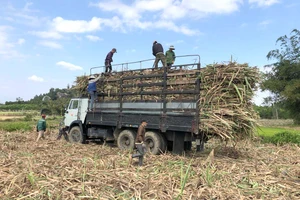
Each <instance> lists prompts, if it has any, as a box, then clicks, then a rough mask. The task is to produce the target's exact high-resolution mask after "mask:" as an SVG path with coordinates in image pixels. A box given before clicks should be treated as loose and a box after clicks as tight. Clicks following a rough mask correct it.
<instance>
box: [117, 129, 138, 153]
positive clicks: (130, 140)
mask: <svg viewBox="0 0 300 200" xmlns="http://www.w3.org/2000/svg"><path fill="white" fill-rule="evenodd" d="M135 137H136V133H135V132H134V131H133V130H123V131H121V133H120V134H119V137H118V139H117V143H118V147H119V148H120V149H122V150H131V149H133V148H134V143H135Z"/></svg>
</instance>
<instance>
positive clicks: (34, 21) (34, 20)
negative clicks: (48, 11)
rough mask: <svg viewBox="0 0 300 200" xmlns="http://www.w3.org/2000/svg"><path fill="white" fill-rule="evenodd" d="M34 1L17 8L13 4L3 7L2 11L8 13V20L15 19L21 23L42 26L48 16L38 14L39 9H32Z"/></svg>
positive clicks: (14, 20)
mask: <svg viewBox="0 0 300 200" xmlns="http://www.w3.org/2000/svg"><path fill="white" fill-rule="evenodd" d="M32 5H33V3H31V2H30V3H26V4H25V6H24V7H23V8H21V9H20V8H15V7H13V6H12V5H11V4H8V5H7V6H6V7H4V6H3V7H2V9H1V10H0V11H2V10H3V11H2V12H3V13H5V14H6V20H8V21H13V22H16V23H19V24H25V25H29V26H40V25H42V24H43V23H45V22H46V21H47V20H48V19H47V18H46V17H40V16H38V15H37V14H38V13H39V11H38V10H33V9H30V8H29V7H30V6H32Z"/></svg>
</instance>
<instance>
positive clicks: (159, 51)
mask: <svg viewBox="0 0 300 200" xmlns="http://www.w3.org/2000/svg"><path fill="white" fill-rule="evenodd" d="M152 54H153V55H154V56H155V61H154V64H153V66H154V68H155V69H157V68H158V62H159V61H161V62H162V64H163V66H164V67H166V57H165V54H164V49H163V47H162V45H161V44H160V43H158V42H157V41H154V42H153V46H152Z"/></svg>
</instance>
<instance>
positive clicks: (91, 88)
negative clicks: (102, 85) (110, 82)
mask: <svg viewBox="0 0 300 200" xmlns="http://www.w3.org/2000/svg"><path fill="white" fill-rule="evenodd" d="M100 78H101V75H99V76H98V77H97V78H95V76H94V75H91V76H90V77H89V84H88V86H87V90H88V93H89V95H90V106H89V108H88V110H92V109H93V106H94V101H95V99H96V98H97V97H98V94H97V81H98V80H99V79H100Z"/></svg>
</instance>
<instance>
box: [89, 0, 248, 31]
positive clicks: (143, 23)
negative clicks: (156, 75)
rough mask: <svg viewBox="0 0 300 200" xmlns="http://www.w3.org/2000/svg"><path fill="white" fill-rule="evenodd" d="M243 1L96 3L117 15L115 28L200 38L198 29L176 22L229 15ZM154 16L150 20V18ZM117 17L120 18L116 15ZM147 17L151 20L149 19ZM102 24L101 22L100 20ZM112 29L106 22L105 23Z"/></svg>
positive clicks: (204, 0)
mask: <svg viewBox="0 0 300 200" xmlns="http://www.w3.org/2000/svg"><path fill="white" fill-rule="evenodd" d="M242 3H243V0H222V1H220V0H198V1H195V0H182V1H179V0H135V1H133V2H132V3H131V4H124V3H122V2H121V1H120V0H109V1H108V0H105V1H101V2H99V3H96V4H95V3H92V4H90V5H91V6H96V7H98V8H99V9H100V10H102V11H108V12H113V13H116V14H117V17H120V18H117V19H118V20H117V21H118V24H117V25H115V29H121V30H124V29H125V30H126V29H128V28H129V29H130V28H140V29H155V28H156V29H165V28H166V29H168V30H170V31H174V32H178V33H182V34H185V35H197V34H199V33H200V32H199V31H198V30H194V29H190V28H189V27H188V26H186V25H178V24H175V20H177V19H183V18H186V17H189V19H197V18H201V17H205V16H207V15H209V14H228V13H232V12H235V11H237V10H238V9H239V6H240V4H242ZM149 16H150V17H149ZM114 17H115V18H116V16H114ZM146 17H147V19H145V18H146ZM100 21H101V20H100ZM102 22H103V24H104V25H106V26H108V23H107V22H106V21H105V19H104V20H103V21H102ZM124 27H125V28H124Z"/></svg>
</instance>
